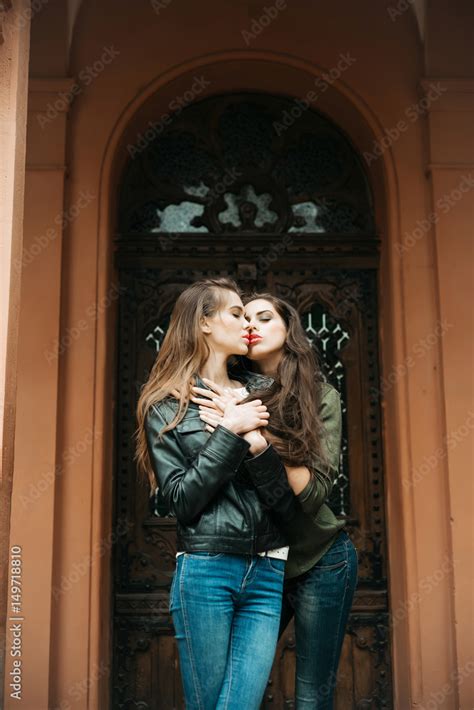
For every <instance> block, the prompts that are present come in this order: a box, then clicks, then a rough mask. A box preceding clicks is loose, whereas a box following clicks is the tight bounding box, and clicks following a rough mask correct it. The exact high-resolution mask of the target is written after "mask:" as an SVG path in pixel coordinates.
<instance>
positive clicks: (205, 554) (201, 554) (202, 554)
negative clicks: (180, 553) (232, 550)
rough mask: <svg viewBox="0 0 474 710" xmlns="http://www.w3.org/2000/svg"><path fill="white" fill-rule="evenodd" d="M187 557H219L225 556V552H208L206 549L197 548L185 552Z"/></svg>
mask: <svg viewBox="0 0 474 710" xmlns="http://www.w3.org/2000/svg"><path fill="white" fill-rule="evenodd" d="M184 554H185V555H186V557H204V558H205V559H209V558H211V559H213V560H215V559H217V558H218V557H223V556H224V554H225V553H224V552H207V551H204V550H196V552H185V553H184Z"/></svg>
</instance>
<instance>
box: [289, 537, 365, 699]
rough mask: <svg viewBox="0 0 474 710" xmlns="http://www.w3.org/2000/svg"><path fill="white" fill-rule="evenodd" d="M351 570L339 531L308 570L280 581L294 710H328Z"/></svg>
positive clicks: (350, 548) (353, 561)
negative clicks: (291, 643) (291, 639)
mask: <svg viewBox="0 0 474 710" xmlns="http://www.w3.org/2000/svg"><path fill="white" fill-rule="evenodd" d="M357 569H358V560H357V551H356V548H355V547H354V545H353V544H352V541H351V539H350V537H349V536H348V534H347V533H346V532H345V531H344V530H340V531H339V533H338V534H337V535H336V537H335V540H334V542H333V544H332V545H331V547H330V548H329V550H328V551H327V552H326V553H325V554H324V555H323V556H322V557H321V559H320V560H319V562H317V563H316V564H315V565H314V567H312V568H311V569H310V570H308V571H307V572H305V573H304V574H302V575H299V576H298V577H293V578H291V579H287V580H285V586H284V592H283V604H282V615H281V623H280V631H279V635H281V634H282V633H283V631H284V630H285V628H286V627H287V625H288V623H289V621H290V619H291V618H292V616H293V615H294V617H295V641H296V683H295V685H296V710H308V709H309V708H311V710H332V707H333V702H334V690H335V687H336V677H337V668H338V665H339V658H340V655H341V649H342V644H343V641H344V634H345V627H346V623H347V619H348V617H349V612H350V610H351V606H352V600H353V597H354V592H355V588H356V586H357Z"/></svg>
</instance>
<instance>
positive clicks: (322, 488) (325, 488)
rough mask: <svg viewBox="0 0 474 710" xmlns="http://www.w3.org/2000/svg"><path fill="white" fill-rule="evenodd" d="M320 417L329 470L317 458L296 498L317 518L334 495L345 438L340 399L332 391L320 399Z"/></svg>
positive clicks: (312, 463)
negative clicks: (342, 439)
mask: <svg viewBox="0 0 474 710" xmlns="http://www.w3.org/2000/svg"><path fill="white" fill-rule="evenodd" d="M319 416H320V417H321V420H322V423H323V425H324V429H325V436H324V437H323V438H322V441H321V446H322V449H323V453H324V454H325V455H326V456H327V459H328V462H329V469H328V466H327V465H324V464H323V462H321V461H320V460H319V459H318V458H317V457H316V456H314V457H313V459H312V461H310V462H309V463H308V469H309V471H310V473H311V477H310V480H309V481H308V483H307V484H306V486H305V487H304V488H303V490H302V491H301V492H300V493H299V494H298V495H297V496H296V498H297V500H298V501H299V503H300V505H301V508H302V509H303V511H304V512H305V513H308V514H310V515H316V513H317V512H318V510H319V509H320V507H321V506H322V504H323V503H324V502H325V501H326V499H327V498H328V497H329V495H330V494H331V491H332V488H333V485H334V481H335V479H336V476H337V474H338V472H339V460H340V452H341V437H342V411H341V395H340V394H339V392H338V391H337V390H336V389H335V387H331V388H330V389H329V390H328V391H327V392H326V393H325V394H324V395H323V397H322V398H321V403H320V408H319Z"/></svg>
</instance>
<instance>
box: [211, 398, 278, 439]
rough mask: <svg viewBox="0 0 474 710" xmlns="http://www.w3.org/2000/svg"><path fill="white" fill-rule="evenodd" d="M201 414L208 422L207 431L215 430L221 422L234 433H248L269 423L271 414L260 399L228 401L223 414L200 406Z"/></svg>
mask: <svg viewBox="0 0 474 710" xmlns="http://www.w3.org/2000/svg"><path fill="white" fill-rule="evenodd" d="M199 416H200V417H201V419H202V421H203V422H206V425H207V426H206V429H207V431H214V429H215V428H216V426H218V425H219V424H220V425H221V426H223V427H225V428H226V429H229V430H230V431H232V432H234V434H246V433H247V432H249V431H252V429H260V427H264V426H266V425H267V424H268V420H269V417H270V414H269V413H268V411H267V408H266V406H265V405H264V404H262V401H261V400H260V399H255V400H254V401H253V402H245V403H244V404H237V403H236V402H235V401H230V402H227V404H226V405H225V407H224V411H223V414H220V413H219V412H218V411H213V410H212V409H209V408H208V407H200V411H199Z"/></svg>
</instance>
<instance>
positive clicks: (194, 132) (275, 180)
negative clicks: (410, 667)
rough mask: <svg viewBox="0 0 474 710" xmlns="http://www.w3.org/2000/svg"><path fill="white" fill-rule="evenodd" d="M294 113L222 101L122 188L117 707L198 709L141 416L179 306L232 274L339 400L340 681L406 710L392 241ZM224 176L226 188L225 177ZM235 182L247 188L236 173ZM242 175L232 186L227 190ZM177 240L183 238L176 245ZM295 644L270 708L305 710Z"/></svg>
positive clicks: (346, 156)
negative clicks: (382, 253) (354, 585)
mask: <svg viewBox="0 0 474 710" xmlns="http://www.w3.org/2000/svg"><path fill="white" fill-rule="evenodd" d="M289 105H291V101H289V100H287V99H282V98H273V97H267V96H263V95H252V96H250V97H249V96H244V97H236V96H230V97H223V98H220V99H212V100H207V101H206V102H202V104H196V105H195V106H192V107H190V108H189V109H186V110H185V111H183V113H182V114H181V116H180V117H179V119H175V123H174V124H173V125H172V127H171V128H170V130H169V132H168V133H166V134H163V136H161V138H159V139H157V140H156V141H155V142H154V143H153V144H151V145H150V147H149V149H147V150H145V151H143V153H141V154H140V156H139V157H138V158H135V160H133V161H130V164H129V165H128V166H127V169H126V171H125V173H124V178H123V181H122V186H123V189H122V192H121V200H120V210H119V211H120V222H119V230H118V232H117V235H116V240H115V242H116V265H117V268H118V270H119V280H120V286H121V295H120V307H119V329H118V340H117V347H118V358H117V364H118V371H117V388H118V389H117V422H116V467H115V489H116V496H115V512H114V516H115V518H114V522H115V527H116V530H117V531H118V532H119V533H120V534H119V535H118V537H117V540H118V542H117V545H116V546H115V550H114V561H113V564H114V600H113V603H114V618H113V628H114V649H113V664H114V669H113V679H112V697H113V701H112V708H113V710H122V709H124V708H127V709H128V708H140V709H141V710H148V709H150V710H151V709H156V708H164V709H168V708H169V709H171V708H184V703H183V698H182V692H181V681H180V676H179V659H178V656H177V651H176V646H175V642H174V638H173V627H172V622H171V619H170V616H169V613H168V602H169V598H168V594H169V587H170V583H171V578H172V574H173V571H174V566H175V552H176V546H175V523H174V519H173V518H170V517H164V516H162V515H160V513H163V511H160V508H159V505H158V503H157V501H156V500H155V499H154V498H151V499H149V498H148V493H147V491H146V489H145V488H144V487H143V486H139V485H138V483H137V478H136V471H135V467H134V464H133V453H134V452H133V439H132V435H133V431H134V429H135V426H136V421H135V415H134V412H135V407H136V401H137V397H138V392H139V388H140V386H141V384H142V383H143V382H144V380H145V379H146V377H147V375H148V372H149V370H150V368H151V365H152V363H153V361H154V358H155V357H156V353H157V351H158V349H159V347H160V343H161V341H162V338H163V336H164V334H165V332H166V328H167V325H168V319H169V314H170V312H171V309H172V307H173V304H174V302H175V300H176V297H177V295H178V294H179V293H180V292H181V290H183V289H184V288H185V287H186V286H187V285H188V284H190V283H192V282H193V281H195V280H197V279H199V278H202V277H205V276H209V275H212V276H215V275H231V276H233V277H234V278H236V279H237V280H238V281H239V283H240V285H241V286H242V287H243V288H248V289H250V288H258V289H265V290H267V289H268V290H271V291H273V292H275V293H277V294H278V295H280V296H283V297H284V298H286V299H288V300H290V301H291V302H292V303H293V304H294V305H295V306H296V307H297V308H298V310H299V312H300V313H301V317H302V322H303V324H304V327H305V329H306V332H307V334H308V338H309V339H310V341H312V342H314V343H315V344H316V345H317V347H318V350H319V351H320V353H321V356H322V363H323V368H324V371H325V374H326V377H327V379H328V380H329V381H330V382H332V383H333V384H334V385H335V386H336V387H337V388H338V389H339V391H340V392H341V396H342V403H343V446H342V453H341V465H340V473H339V477H338V480H337V482H336V485H335V487H334V490H333V493H332V495H331V499H330V501H329V503H330V505H331V507H332V508H333V510H334V511H335V512H336V514H338V515H341V516H344V517H346V518H347V523H348V525H347V529H348V531H349V533H350V535H351V537H352V539H353V540H354V542H355V544H356V547H357V548H358V555H359V564H360V570H359V575H360V576H359V585H358V590H357V592H356V598H355V602H354V606H353V610H352V613H351V616H350V621H349V625H348V629H347V634H346V639H345V643H344V648H343V655H342V659H341V663H340V667H339V674H338V687H337V702H336V708H337V709H338V710H347V709H348V708H391V707H392V699H391V698H392V694H391V680H390V679H391V670H390V657H389V646H390V643H389V622H388V619H389V617H388V600H387V579H386V577H387V574H386V570H387V559H386V546H385V522H384V504H383V501H384V497H383V456H382V453H383V452H382V450H381V431H380V396H379V389H378V382H379V371H378V329H377V266H378V251H379V242H378V239H377V238H376V236H375V234H374V231H373V226H372V210H371V204H370V195H369V193H368V191H367V186H366V183H365V178H364V176H363V174H362V171H361V168H360V165H359V164H358V162H357V157H356V156H355V154H354V153H353V151H352V149H351V148H350V146H349V145H348V143H347V141H346V140H345V138H343V137H342V136H341V135H340V134H339V133H338V132H337V131H336V129H335V128H334V126H332V124H330V123H329V121H327V119H324V118H323V117H321V116H319V115H317V114H314V113H313V112H310V111H308V112H307V115H305V116H304V117H303V118H302V119H300V121H298V122H297V124H295V125H294V126H291V127H290V128H288V130H287V131H285V133H284V135H283V134H281V135H277V129H276V128H275V124H277V122H278V119H279V117H281V115H282V112H283V111H284V110H285V109H286V108H287V107H288V106H289ZM226 171H227V172H226ZM232 171H233V172H232ZM230 172H232V175H233V176H234V177H233V178H228V179H226V177H225V176H226V174H227V175H229V174H230ZM170 230H174V231H170ZM294 663H295V656H294V633H293V625H292V624H290V626H289V628H288V629H287V631H286V633H285V634H284V636H283V638H282V639H281V642H280V644H279V646H278V650H277V654H276V656H275V663H274V667H273V670H272V674H271V678H270V681H269V685H268V689H267V693H266V698H265V701H264V707H268V708H270V707H272V708H291V707H294V699H293V698H294V680H293V679H294Z"/></svg>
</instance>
